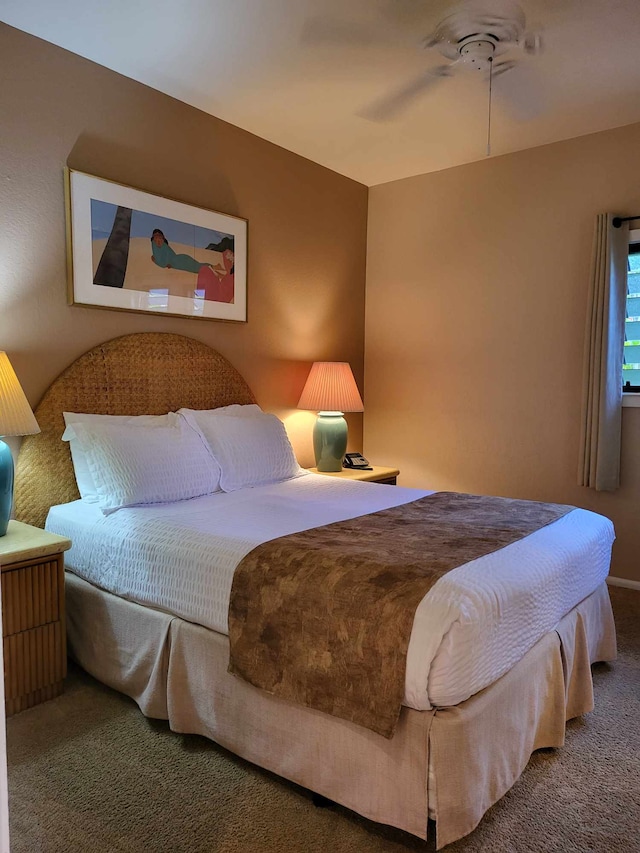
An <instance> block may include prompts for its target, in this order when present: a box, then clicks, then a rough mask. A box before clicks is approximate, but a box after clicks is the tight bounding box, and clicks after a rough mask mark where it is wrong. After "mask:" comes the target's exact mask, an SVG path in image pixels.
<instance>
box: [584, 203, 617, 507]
mask: <svg viewBox="0 0 640 853" xmlns="http://www.w3.org/2000/svg"><path fill="white" fill-rule="evenodd" d="M613 218H614V217H613V214H610V213H600V214H598V216H597V218H596V227H595V234H594V244H593V256H592V260H591V280H590V282H589V303H588V309H587V326H586V335H585V348H584V376H583V387H582V429H581V436H580V464H579V469H578V484H579V485H581V486H589V487H590V488H592V489H597V490H598V491H601V490H613V489H617V488H618V486H619V485H620V433H621V425H622V358H623V350H624V320H625V310H626V299H627V256H628V250H629V227H628V223H626V222H623V223H622V225H621V226H620V227H619V228H614V227H613V225H612V221H613Z"/></svg>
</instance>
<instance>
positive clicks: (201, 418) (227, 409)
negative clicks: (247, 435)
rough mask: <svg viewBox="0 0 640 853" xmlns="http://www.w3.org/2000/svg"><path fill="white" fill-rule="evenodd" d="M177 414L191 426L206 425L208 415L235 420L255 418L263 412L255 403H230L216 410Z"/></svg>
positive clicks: (187, 410) (183, 411) (198, 410)
mask: <svg viewBox="0 0 640 853" xmlns="http://www.w3.org/2000/svg"><path fill="white" fill-rule="evenodd" d="M178 414H179V415H182V416H183V417H185V418H186V419H187V420H188V421H189V423H190V424H191V425H192V426H193V425H194V424H197V425H198V426H200V423H201V422H202V423H206V422H207V418H208V417H209V415H232V416H233V417H235V418H255V417H258V416H259V415H263V414H264V412H263V411H262V409H261V408H260V406H258V404H257V403H248V404H247V405H241V404H240V403H232V405H230V406H220V407H219V408H217V409H178Z"/></svg>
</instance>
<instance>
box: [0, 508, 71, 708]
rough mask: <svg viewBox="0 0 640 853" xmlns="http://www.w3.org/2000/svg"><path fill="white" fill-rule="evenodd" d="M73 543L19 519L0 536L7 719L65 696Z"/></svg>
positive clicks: (11, 522) (11, 523) (12, 522)
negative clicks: (67, 571) (67, 557)
mask: <svg viewBox="0 0 640 853" xmlns="http://www.w3.org/2000/svg"><path fill="white" fill-rule="evenodd" d="M70 547H71V542H70V540H69V539H65V538H64V537H63V536H56V534H55V533H47V532H46V531H45V530H40V528H39V527H31V525H29V524H22V522H20V521H10V522H9V527H8V529H7V533H6V535H5V536H2V537H0V568H1V570H2V636H3V646H4V694H5V710H6V715H7V717H10V716H11V715H12V714H16V713H17V712H18V711H23V710H24V709H25V708H30V707H31V706H32V705H38V704H39V703H40V702H44V701H45V700H46V699H53V697H54V696H58V695H59V694H60V693H62V687H63V682H64V677H65V675H66V674H67V645H66V629H65V621H64V559H63V552H64V551H66V550H67V549H68V548H70Z"/></svg>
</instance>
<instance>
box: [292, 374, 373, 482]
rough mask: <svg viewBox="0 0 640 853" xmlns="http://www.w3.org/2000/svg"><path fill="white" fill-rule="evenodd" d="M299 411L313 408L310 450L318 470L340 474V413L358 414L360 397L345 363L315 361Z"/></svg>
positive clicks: (343, 427) (343, 428) (343, 438)
mask: <svg viewBox="0 0 640 853" xmlns="http://www.w3.org/2000/svg"><path fill="white" fill-rule="evenodd" d="M298 408H299V409H313V410H315V411H317V412H318V419H317V420H316V423H315V426H314V428H313V450H314V453H315V457H316V466H317V468H318V471H325V472H326V471H341V470H342V460H343V458H344V454H345V451H346V449H347V422H346V421H345V419H344V417H343V414H344V412H362V411H364V406H363V405H362V398H361V396H360V393H359V391H358V386H357V385H356V380H355V379H354V378H353V373H352V371H351V367H350V366H349V365H348V364H347V362H346V361H315V362H314V363H313V366H312V367H311V370H310V372H309V376H308V378H307V381H306V384H305V386H304V388H303V389H302V395H301V397H300V402H299V403H298Z"/></svg>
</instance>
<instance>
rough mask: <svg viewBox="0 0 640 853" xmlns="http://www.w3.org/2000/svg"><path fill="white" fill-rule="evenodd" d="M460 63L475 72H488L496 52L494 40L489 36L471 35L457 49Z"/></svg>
mask: <svg viewBox="0 0 640 853" xmlns="http://www.w3.org/2000/svg"><path fill="white" fill-rule="evenodd" d="M458 52H459V54H460V61H461V62H463V63H464V64H465V65H468V66H470V67H472V68H474V69H476V70H477V71H488V70H489V67H490V65H491V63H492V62H493V56H494V54H495V52H496V40H494V37H493V36H490V35H485V34H482V35H472V36H468V37H467V38H465V39H463V40H462V42H461V43H460V46H459V48H458Z"/></svg>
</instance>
